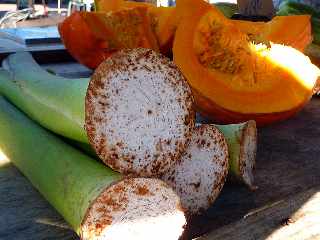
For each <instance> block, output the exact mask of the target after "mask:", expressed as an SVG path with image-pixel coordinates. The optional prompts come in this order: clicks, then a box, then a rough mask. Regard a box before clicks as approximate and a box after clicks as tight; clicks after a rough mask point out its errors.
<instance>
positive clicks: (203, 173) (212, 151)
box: [163, 124, 228, 214]
mask: <svg viewBox="0 0 320 240" xmlns="http://www.w3.org/2000/svg"><path fill="white" fill-rule="evenodd" d="M227 174H228V146H227V143H226V140H225V138H224V136H223V135H222V134H221V133H220V131H219V130H218V129H217V128H216V127H214V126H212V125H205V124H203V125H201V126H198V127H197V128H196V130H195V131H194V133H193V135H192V139H191V143H190V145H189V146H188V148H187V150H186V152H185V153H184V155H183V156H182V159H181V161H180V162H177V164H176V165H175V166H174V167H173V168H172V169H171V170H170V171H169V172H167V173H166V174H165V175H164V176H163V180H164V181H166V182H167V183H168V184H169V185H171V186H172V187H173V188H174V189H175V190H176V192H177V193H178V195H179V196H180V198H181V202H182V206H183V207H184V208H185V209H187V210H188V213H189V214H199V213H201V212H202V211H205V210H207V209H208V208H209V207H210V205H211V204H212V203H213V202H214V201H215V199H216V197H217V196H218V195H219V193H220V191H221V189H222V187H223V185H224V183H225V180H226V177H227Z"/></svg>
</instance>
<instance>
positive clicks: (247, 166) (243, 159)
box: [239, 121, 257, 190]
mask: <svg viewBox="0 0 320 240" xmlns="http://www.w3.org/2000/svg"><path fill="white" fill-rule="evenodd" d="M242 131H243V132H242V137H241V140H240V156H239V168H240V174H241V175H242V178H243V181H244V182H245V184H246V185H248V186H249V187H250V188H252V189H253V190H254V189H255V188H256V187H255V186H254V177H253V170H254V167H255V164H256V153H257V128H256V123H255V121H249V122H247V123H246V125H245V126H244V128H243V130H242Z"/></svg>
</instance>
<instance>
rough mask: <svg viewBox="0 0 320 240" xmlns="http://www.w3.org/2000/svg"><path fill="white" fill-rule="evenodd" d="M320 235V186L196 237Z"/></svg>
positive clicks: (309, 239) (300, 239)
mask: <svg viewBox="0 0 320 240" xmlns="http://www.w3.org/2000/svg"><path fill="white" fill-rule="evenodd" d="M236 239H252V240H283V239H297V240H314V239H320V186H319V187H318V188H312V189H310V190H308V191H305V192H302V193H298V194H296V195H294V196H293V197H289V198H286V199H283V200H280V201H277V202H274V203H273V204H271V205H270V206H269V207H265V208H264V209H257V210H255V211H252V212H250V213H249V214H248V215H247V217H245V218H243V219H242V220H240V221H238V222H236V223H234V224H230V225H227V226H225V227H222V228H220V229H217V230H215V231H213V232H211V233H209V234H207V235H206V236H203V237H200V238H197V239H196V240H236Z"/></svg>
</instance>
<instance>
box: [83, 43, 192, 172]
mask: <svg viewBox="0 0 320 240" xmlns="http://www.w3.org/2000/svg"><path fill="white" fill-rule="evenodd" d="M192 106H193V98H192V95H191V90H190V88H189V86H188V84H187V82H186V81H185V79H184V77H183V75H182V74H181V72H180V71H179V70H178V69H177V67H176V66H175V65H174V64H173V63H172V62H170V61H169V59H167V58H165V57H163V56H162V55H160V54H158V53H156V52H154V51H152V50H150V49H149V50H148V49H142V48H140V49H139V48H138V49H134V50H122V51H119V52H117V53H115V54H114V55H112V56H111V57H110V58H109V59H108V60H107V61H105V62H103V63H102V64H101V65H100V66H99V67H98V68H97V70H96V71H95V73H94V74H93V76H92V79H91V81H90V84H89V88H88V91H87V96H86V121H85V122H86V125H85V127H86V130H87V133H88V137H89V141H90V143H91V145H92V146H93V147H94V148H95V150H96V152H97V154H98V155H99V157H100V158H101V159H102V160H103V161H104V162H105V163H106V164H107V165H108V166H110V167H111V168H113V169H115V170H117V171H119V172H121V173H124V174H133V175H135V176H142V177H149V176H159V175H161V174H162V173H164V172H165V171H167V170H168V169H169V168H170V167H171V166H172V165H173V164H174V163H175V162H176V161H177V160H178V159H179V158H180V157H181V155H182V153H183V152H184V150H185V148H186V147H187V144H188V142H189V140H190V138H191V134H192V130H193V128H194V111H193V108H192Z"/></svg>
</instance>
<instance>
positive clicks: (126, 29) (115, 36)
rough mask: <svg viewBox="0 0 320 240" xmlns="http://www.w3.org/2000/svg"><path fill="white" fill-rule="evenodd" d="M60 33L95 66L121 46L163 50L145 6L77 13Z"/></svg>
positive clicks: (77, 56)
mask: <svg viewBox="0 0 320 240" xmlns="http://www.w3.org/2000/svg"><path fill="white" fill-rule="evenodd" d="M59 32H60V35H61V38H62V41H63V43H64V45H65V46H66V48H67V49H68V51H69V52H70V54H71V55H72V56H73V57H74V58H75V59H77V60H78V61H79V62H80V63H82V64H84V65H86V66H88V67H90V68H92V69H95V68H96V67H97V66H98V65H99V64H100V63H101V62H102V61H103V60H104V59H106V58H108V57H109V56H110V55H111V54H113V53H114V52H116V51H118V50H120V49H126V48H137V47H144V48H149V49H153V50H155V51H159V47H158V43H157V39H156V37H155V35H154V33H153V30H152V29H151V20H150V17H149V14H148V11H147V9H146V8H145V7H136V8H132V9H122V10H119V11H113V12H109V13H104V12H75V13H73V14H72V15H71V16H70V17H68V18H67V19H66V20H65V21H63V22H62V23H61V24H60V25H59Z"/></svg>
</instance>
